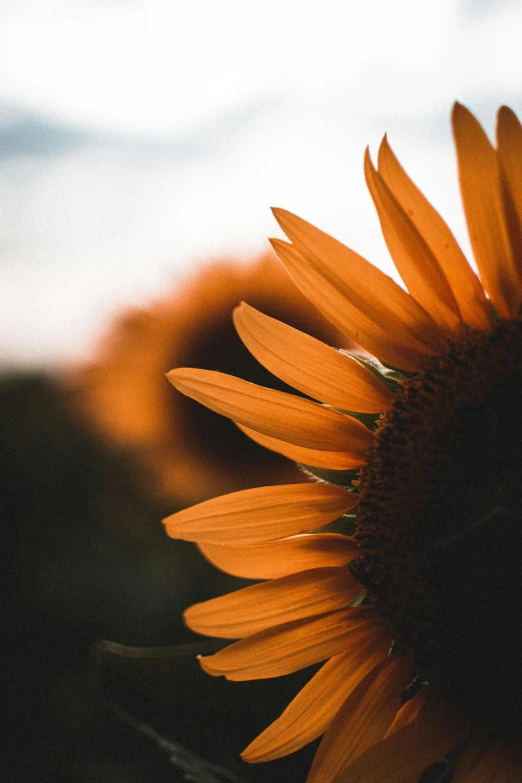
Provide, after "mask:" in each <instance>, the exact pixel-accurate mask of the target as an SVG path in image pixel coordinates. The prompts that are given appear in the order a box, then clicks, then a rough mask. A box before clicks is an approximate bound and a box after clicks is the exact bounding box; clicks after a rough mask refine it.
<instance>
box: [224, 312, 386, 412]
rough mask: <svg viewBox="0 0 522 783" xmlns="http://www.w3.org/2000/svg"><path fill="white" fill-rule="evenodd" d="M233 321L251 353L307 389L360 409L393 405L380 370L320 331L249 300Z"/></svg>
mask: <svg viewBox="0 0 522 783" xmlns="http://www.w3.org/2000/svg"><path fill="white" fill-rule="evenodd" d="M234 324H235V326H236V330H237V332H238V334H239V336H240V338H241V339H242V341H243V342H244V344H245V345H246V347H247V348H248V350H249V351H250V353H251V354H253V355H254V356H255V358H256V359H257V360H258V361H259V362H261V364H263V365H264V366H265V367H266V368H267V370H269V371H270V372H272V373H273V374H274V375H277V377H278V378H281V380H283V381H285V383H288V384H289V385H290V386H293V387H294V388H295V389H299V391H301V392H303V393H304V394H308V395H309V396H310V397H313V398H314V399H316V400H320V401H321V402H326V403H328V405H333V406H334V407H337V408H344V409H345V410H351V411H358V412H361V413H380V412H382V411H385V410H387V409H388V408H389V407H390V406H391V403H392V401H393V395H392V393H391V391H390V390H389V389H388V387H387V386H385V384H384V383H382V381H380V380H379V378H377V376H376V375H374V374H373V373H371V372H370V371H369V370H367V369H366V367H363V365H361V364H359V363H358V362H356V361H355V360H354V359H351V358H350V357H349V356H347V355H346V354H343V353H340V352H339V351H336V350H335V349H334V348H330V347H329V346H328V345H325V344H324V343H322V342H321V341H320V340H316V338H315V337H310V335H307V334H305V333H304V332H300V331H299V330H298V329H294V328H293V327H292V326H287V325H286V324H283V323H281V322H280V321H277V320H276V319H275V318H270V317H269V316H268V315H264V314H263V313H260V312H259V311H258V310H255V309H254V308H253V307H250V306H249V305H248V304H246V303H245V302H243V303H242V304H241V305H240V306H239V307H238V308H236V310H235V311H234Z"/></svg>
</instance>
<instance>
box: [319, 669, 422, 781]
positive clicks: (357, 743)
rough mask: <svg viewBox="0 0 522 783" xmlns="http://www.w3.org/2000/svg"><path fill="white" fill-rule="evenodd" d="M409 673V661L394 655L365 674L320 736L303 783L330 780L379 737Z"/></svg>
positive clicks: (391, 717) (394, 711) (398, 706)
mask: <svg viewBox="0 0 522 783" xmlns="http://www.w3.org/2000/svg"><path fill="white" fill-rule="evenodd" d="M410 676H411V664H410V663H408V662H407V661H405V660H404V659H402V658H398V657H393V658H387V659H386V660H384V661H383V662H382V663H381V664H379V665H378V666H377V667H376V668H375V669H374V670H373V671H372V672H370V674H368V675H367V676H366V678H365V679H364V680H363V682H361V683H360V684H359V685H358V687H357V688H356V689H355V690H354V692H353V693H352V694H351V695H350V696H349V697H348V699H347V700H346V701H345V702H344V704H343V706H342V708H341V709H340V710H339V712H338V713H337V715H336V716H335V719H334V720H333V721H332V723H331V725H330V727H329V729H328V730H327V732H326V734H325V735H324V737H323V740H322V742H321V744H320V745H319V749H318V751H317V754H316V756H315V758H314V761H313V764H312V768H311V769H310V773H309V775H308V778H307V783H330V781H332V780H334V779H335V777H336V775H337V774H338V773H339V772H340V771H341V770H342V769H344V768H345V767H347V766H348V764H350V763H351V762H352V761H353V760H354V759H356V758H357V757H358V756H360V755H361V753H363V752H364V751H365V750H366V749H367V748H369V747H371V746H372V745H374V744H375V743H376V742H379V741H380V740H382V738H383V737H384V735H385V734H386V732H387V730H388V728H389V726H390V724H391V722H392V721H393V718H394V717H395V715H396V713H397V711H398V710H399V708H400V706H401V694H402V691H403V690H404V688H405V687H406V685H407V684H408V680H409V678H410ZM382 779H383V780H384V779H385V776H383V778H382Z"/></svg>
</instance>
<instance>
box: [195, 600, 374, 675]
mask: <svg viewBox="0 0 522 783" xmlns="http://www.w3.org/2000/svg"><path fill="white" fill-rule="evenodd" d="M375 624H376V615H375V611H374V609H373V608H372V607H368V606H364V607H354V608H347V609H340V610H338V611H336V612H328V613H326V614H322V615H319V616H316V617H312V618H305V619H303V620H294V621H293V622H290V623H285V624H284V625H279V626H277V627H276V628H269V629H268V630H266V631H260V633H256V634H254V635H253V636H249V637H248V638H246V639H241V640H240V641H239V642H234V644H231V645H229V646H228V647H225V649H224V650H220V651H219V652H217V653H216V654H215V655H209V656H206V657H201V658H200V659H199V660H200V663H201V666H202V667H203V669H204V670H205V671H206V672H208V673H209V674H213V675H215V676H219V675H224V676H225V677H226V678H227V680H238V681H239V680H264V679H267V678H269V677H280V676H281V675H283V674H290V673H291V672H296V671H298V670H299V669H304V668H306V667H307V666H312V664H314V663H319V662H320V661H324V660H326V659H327V658H331V657H332V655H338V654H339V653H341V652H344V651H346V650H347V648H348V647H351V646H352V645H354V644H360V643H361V637H362V636H363V635H364V634H368V633H373V631H374V629H375Z"/></svg>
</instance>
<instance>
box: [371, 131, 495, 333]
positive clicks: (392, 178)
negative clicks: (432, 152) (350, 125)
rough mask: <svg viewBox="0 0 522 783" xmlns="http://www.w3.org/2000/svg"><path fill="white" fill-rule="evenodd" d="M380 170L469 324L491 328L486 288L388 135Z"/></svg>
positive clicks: (385, 140) (475, 326)
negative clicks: (416, 183)
mask: <svg viewBox="0 0 522 783" xmlns="http://www.w3.org/2000/svg"><path fill="white" fill-rule="evenodd" d="M378 162H379V165H378V171H379V174H380V175H381V176H382V178H383V180H384V182H385V183H386V185H387V186H388V187H389V189H390V191H391V192H392V193H393V195H394V197H395V199H396V200H397V202H398V203H399V204H400V205H401V207H402V208H403V210H404V211H405V212H406V213H407V215H408V216H409V218H410V220H411V221H412V223H413V224H414V225H415V227H416V228H417V230H418V231H419V233H420V235H421V236H422V238H423V239H424V241H425V242H426V244H427V245H428V247H429V248H430V250H431V252H432V253H433V255H434V256H435V258H436V259H437V261H438V262H439V264H440V266H441V268H442V270H443V272H444V274H445V276H446V279H447V281H448V283H449V285H450V286H451V289H452V291H453V294H454V296H455V299H456V301H457V304H458V307H459V311H460V313H461V315H462V318H463V320H464V321H465V322H466V323H467V324H468V326H470V327H472V328H474V329H489V328H490V326H491V320H490V317H489V308H488V303H487V299H486V296H485V294H484V289H483V288H482V286H481V285H480V281H479V279H478V277H477V276H476V274H475V272H474V271H473V270H472V268H471V267H470V265H469V264H468V262H467V260H466V257H465V255H464V253H463V252H462V250H461V249H460V247H459V245H458V243H457V240H456V239H455V237H454V236H453V234H452V232H451V230H450V229H449V227H448V225H447V223H446V222H445V221H444V220H443V218H442V217H441V216H440V215H439V213H438V212H437V210H436V209H435V208H434V207H433V206H432V205H431V204H430V202H429V201H428V199H427V198H426V197H425V196H424V194H423V193H422V192H421V191H420V190H419V188H418V187H417V186H416V185H415V183H414V182H413V181H412V180H411V179H410V177H409V176H408V175H407V174H406V172H405V171H404V169H403V167H402V166H401V164H400V163H399V161H398V159H397V157H396V156H395V154H394V152H393V150H392V148H391V147H390V145H389V143H388V139H387V138H386V136H385V137H384V139H383V141H382V144H381V146H380V148H379V158H378Z"/></svg>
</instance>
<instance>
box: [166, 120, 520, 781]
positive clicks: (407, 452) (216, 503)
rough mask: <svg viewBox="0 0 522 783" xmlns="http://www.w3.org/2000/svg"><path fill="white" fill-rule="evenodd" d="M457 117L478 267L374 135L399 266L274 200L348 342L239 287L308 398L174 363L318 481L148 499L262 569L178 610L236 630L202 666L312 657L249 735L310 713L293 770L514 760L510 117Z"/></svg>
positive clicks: (261, 348)
mask: <svg viewBox="0 0 522 783" xmlns="http://www.w3.org/2000/svg"><path fill="white" fill-rule="evenodd" d="M453 130H454V137H455V143H456V149H457V158H458V169H459V179H460V187H461V194H462V200H463V206H464V211H465V216H466V220H467V225H468V230H469V236H470V240H471V246H472V250H473V254H474V257H475V262H476V267H477V269H478V275H477V274H476V273H475V271H474V270H473V269H472V267H471V266H470V265H469V263H468V262H467V260H466V258H465V256H464V255H463V253H462V251H461V249H460V247H459V245H458V244H457V242H456V240H455V238H454V236H453V234H452V233H451V232H450V229H449V228H448V226H447V225H446V223H445V222H444V220H443V219H442V217H441V216H440V214H439V213H438V212H437V211H436V210H435V209H434V208H433V207H432V206H431V204H430V203H429V202H428V201H427V199H426V198H425V197H424V195H423V194H422V193H421V192H420V190H419V189H418V188H417V187H416V185H415V184H414V183H413V182H412V180H411V179H410V178H409V177H408V175H407V174H406V172H405V171H404V169H403V168H402V167H401V165H400V163H399V162H398V160H397V158H396V157H395V155H394V153H393V152H392V149H391V147H390V145H389V143H388V141H387V139H386V138H384V140H383V142H382V144H381V146H380V149H379V154H378V166H377V168H375V167H374V165H373V163H372V161H371V158H370V155H369V153H368V152H367V153H366V157H365V175H366V182H367V184H368V187H369V190H370V193H371V196H372V198H373V201H374V204H375V207H376V210H377V213H378V217H379V220H380V224H381V228H382V231H383V234H384V238H385V240H386V243H387V245H388V248H389V251H390V254H391V256H392V258H393V261H394V263H395V265H396V267H397V270H398V272H399V274H400V276H401V278H402V280H403V282H404V288H403V287H401V286H400V285H398V284H396V283H395V282H394V281H393V280H392V279H391V278H389V277H388V276H386V275H385V274H384V273H383V272H381V271H380V270H379V269H377V268H375V267H374V266H372V265H371V264H370V263H369V262H368V261H366V260H365V259H364V258H362V257H361V256H359V255H358V254H357V253H355V252H353V251H352V250H350V249H348V248H347V247H345V246H344V245H343V244H341V243H340V242H338V241H336V240H335V239H333V238H332V237H330V236H328V235H327V234H325V233H323V232H322V231H320V230H319V229H317V228H315V227H314V226H313V225H311V224H309V223H307V222H305V221H304V220H302V219H300V218H298V217H296V216H295V215H293V214H291V213H289V212H286V211H284V210H280V209H277V210H275V211H274V212H275V216H276V219H277V220H278V222H279V225H280V226H281V228H282V229H283V231H284V232H285V233H286V235H287V236H288V238H289V240H290V242H284V241H280V240H273V241H272V244H273V247H274V248H275V250H276V252H277V254H278V255H279V257H280V259H281V260H282V262H283V264H284V265H285V266H286V268H287V270H288V272H289V273H290V276H291V277H292V279H293V280H294V282H295V283H296V285H297V286H298V287H299V288H300V289H301V291H302V292H303V293H304V294H305V295H306V296H307V297H308V298H309V299H310V301H311V302H312V303H313V304H314V305H315V306H316V307H317V308H318V309H319V310H320V311H321V312H322V313H323V315H325V316H326V317H327V318H328V319H329V320H330V321H331V322H332V323H333V324H334V325H335V326H337V327H338V328H339V329H341V330H342V331H343V332H344V333H345V334H346V335H347V336H348V337H350V338H351V339H352V340H354V341H356V342H357V344H358V345H359V346H361V349H360V350H357V351H351V352H350V351H344V350H337V351H336V350H334V349H332V348H330V347H328V346H326V345H324V344H322V343H321V342H319V341H318V340H316V339H314V338H312V337H310V336H308V335H306V334H304V333H302V332H300V331H297V330H296V329H294V328H292V327H289V326H287V325H285V324H283V323H279V322H278V321H276V320H274V319H273V318H271V317H268V316H267V315H265V314H262V313H261V312H259V311H257V310H255V309H254V308H253V307H251V306H249V305H247V304H242V305H241V306H240V307H239V308H238V309H237V310H236V311H235V314H234V319H235V325H236V328H237V331H238V333H239V336H240V337H241V339H242V341H243V342H244V343H245V345H246V346H247V347H248V349H249V350H250V351H251V352H252V354H253V355H254V356H255V357H256V358H257V359H258V360H259V361H260V362H261V363H262V364H263V365H264V366H265V367H266V368H267V369H268V370H270V371H271V372H273V373H274V374H276V375H277V376H278V377H280V378H282V379H283V380H284V381H285V382H286V383H288V384H291V385H293V386H294V387H295V388H296V389H299V390H300V391H301V392H303V393H304V394H305V395H307V397H308V398H310V399H308V398H298V397H296V396H292V395H291V394H285V393H281V392H277V391H271V390H267V389H265V388H261V387H259V386H256V385H254V384H251V383H248V382H245V381H243V380H240V379H238V378H233V377H230V376H228V375H226V374H222V373H219V372H208V371H207V372H205V371H203V370H198V369H184V368H181V369H176V370H173V371H172V372H170V373H169V379H170V381H171V382H172V383H173V385H174V386H175V387H176V388H177V389H179V390H180V391H182V392H183V393H184V394H188V395H190V396H191V397H193V398H194V399H196V400H198V401H199V402H202V403H203V404H205V405H207V406H208V407H209V408H211V409H212V410H214V411H217V412H219V413H221V414H223V415H225V416H228V417H230V418H231V419H233V420H234V421H236V422H237V423H238V425H239V426H240V427H241V428H242V429H243V430H244V431H245V432H246V433H247V434H248V435H249V436H250V437H251V438H253V439H254V440H255V441H257V442H258V443H261V444H263V445H265V446H266V447H268V448H269V449H274V450H276V451H279V452H280V453H281V454H284V455H285V456H287V457H289V458H291V459H293V460H296V461H297V462H298V463H301V464H303V465H305V466H307V470H308V472H309V473H310V474H311V475H315V476H316V477H317V478H318V479H319V480H318V481H316V482H315V483H312V482H310V483H308V484H302V485H290V486H278V487H264V488H255V489H250V490H244V491H241V492H237V493H233V494H230V495H228V496H225V497H220V498H215V499H213V500H210V501H207V502H205V503H202V504H200V505H199V506H196V507H193V508H190V509H186V510H184V511H182V512H180V513H178V514H174V515H172V516H171V517H169V518H167V519H166V520H165V523H166V527H167V531H168V532H169V534H170V535H171V536H174V537H179V538H184V539H188V540H191V541H195V542H197V544H198V545H199V547H200V549H201V550H202V551H203V553H204V554H205V555H206V557H207V558H208V559H209V560H211V561H212V562H213V563H214V564H215V565H217V566H218V567H219V568H221V569H223V570H225V571H228V572H230V573H233V574H237V575H240V576H244V577H250V578H253V579H259V580H265V581H261V582H259V583H257V584H254V585H251V586H249V587H247V588H244V589H242V590H239V591H238V592H235V593H232V594H229V595H225V596H221V597H219V598H214V599H212V600H210V601H207V602H205V603H202V604H197V605H195V606H192V607H191V608H189V609H188V610H187V612H186V621H187V623H188V625H189V626H190V627H191V628H193V629H194V630H196V631H198V632H200V633H202V634H208V635H212V636H218V637H222V638H224V639H234V640H238V641H234V642H233V643H232V644H231V645H229V646H227V647H225V648H224V649H222V650H220V651H219V652H217V653H216V654H214V655H211V656H205V657H201V659H200V662H201V665H202V667H203V668H204V669H205V670H206V671H208V672H209V673H211V674H213V675H216V676H217V675H224V676H225V677H226V678H227V679H229V680H248V679H262V678H269V677H278V676H280V675H284V674H287V673H290V672H293V671H296V670H298V669H301V668H304V667H308V666H311V665H312V664H318V663H321V662H324V663H323V665H322V667H321V668H319V669H318V671H317V672H316V673H315V674H314V675H313V677H312V678H311V680H310V681H309V683H308V684H307V685H306V686H305V687H304V689H303V690H302V691H301V692H300V693H298V695H297V696H296V697H295V699H294V700H293V701H292V702H291V703H290V705H289V706H288V707H287V709H286V710H285V711H284V712H283V713H282V715H281V716H280V717H279V718H278V719H277V720H275V722H274V723H272V724H271V725H270V726H269V727H268V728H267V729H266V730H265V731H264V732H263V733H262V734H261V735H260V736H258V737H257V738H256V739H254V741H253V742H252V743H251V744H250V745H249V746H248V747H247V748H246V750H245V751H244V752H243V758H244V759H245V760H246V761H250V762H257V761H269V760H271V759H275V758H278V757H280V756H283V755H285V754H288V753H292V752H293V751H295V750H297V749H298V748H300V747H301V746H303V745H304V744H305V743H308V742H310V741H311V740H313V739H315V738H316V737H318V736H320V735H321V734H324V736H323V738H322V740H321V743H320V745H319V748H318V751H317V754H316V756H315V759H314V762H313V765H312V768H311V770H310V774H309V777H308V783H330V781H335V783H383V782H384V781H386V783H415V781H418V780H420V779H421V777H422V780H423V781H425V780H428V779H429V780H435V779H436V780H444V781H449V780H450V779H451V780H452V783H486V781H488V782H489V781H499V783H500V782H502V783H508V782H511V781H512V782H513V783H514V782H515V781H520V780H522V750H521V742H520V740H521V730H522V666H521V664H522V621H521V619H520V618H521V602H522V567H521V565H522V528H521V525H520V522H521V519H520V508H521V507H522V405H521V399H520V396H521V393H520V390H521V388H522V341H521V337H522V322H521V320H520V306H521V301H522V126H521V125H520V123H519V122H518V120H517V118H516V116H515V114H514V113H513V112H512V111H511V110H510V109H508V108H506V107H502V108H501V109H500V111H499V113H498V124H497V144H496V147H495V146H493V145H492V144H491V143H490V141H489V139H488V137H487V136H486V134H485V132H484V131H483V129H482V128H481V126H480V125H479V123H478V122H477V120H476V119H475V118H474V116H473V115H472V114H471V113H470V112H469V111H468V110H467V109H466V108H464V107H463V106H461V105H459V104H457V105H456V106H455V108H454V111H453ZM405 289H406V290H405ZM319 403H321V404H319ZM425 770H429V771H427V772H426V776H424V772H425Z"/></svg>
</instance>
